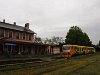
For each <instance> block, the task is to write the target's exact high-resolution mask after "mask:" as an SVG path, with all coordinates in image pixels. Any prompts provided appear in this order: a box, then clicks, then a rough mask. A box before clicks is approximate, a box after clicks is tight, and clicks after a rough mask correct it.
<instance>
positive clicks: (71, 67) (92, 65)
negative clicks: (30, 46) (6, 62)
mask: <svg viewBox="0 0 100 75" xmlns="http://www.w3.org/2000/svg"><path fill="white" fill-rule="evenodd" d="M46 59H47V58H46ZM48 60H49V61H48V62H41V63H36V64H41V65H40V66H37V67H32V66H34V65H36V64H32V63H31V64H24V65H13V66H8V67H5V68H2V69H0V70H1V72H0V75H100V72H99V70H100V67H99V66H100V64H99V61H100V53H96V54H89V55H82V56H77V57H72V58H71V59H68V60H65V59H64V60H59V59H57V60H53V61H50V59H48ZM43 63H44V64H46V63H48V64H47V65H42V64H43ZM11 68H13V69H15V70H11ZM9 69H10V70H9Z"/></svg>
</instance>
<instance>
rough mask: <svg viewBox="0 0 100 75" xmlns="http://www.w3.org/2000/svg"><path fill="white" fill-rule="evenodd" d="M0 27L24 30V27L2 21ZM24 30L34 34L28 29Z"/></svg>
mask: <svg viewBox="0 0 100 75" xmlns="http://www.w3.org/2000/svg"><path fill="white" fill-rule="evenodd" d="M0 27H2V28H7V29H12V30H17V31H25V27H22V26H18V25H14V24H9V23H4V22H0ZM25 32H28V33H34V34H36V33H35V32H34V31H32V30H30V29H28V30H26V31H25Z"/></svg>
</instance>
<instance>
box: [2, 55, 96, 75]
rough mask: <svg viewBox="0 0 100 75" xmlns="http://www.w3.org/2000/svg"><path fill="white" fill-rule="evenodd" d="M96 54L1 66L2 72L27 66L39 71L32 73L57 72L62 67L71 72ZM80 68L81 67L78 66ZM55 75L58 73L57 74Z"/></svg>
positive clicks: (38, 74) (40, 74) (33, 74)
mask: <svg viewBox="0 0 100 75" xmlns="http://www.w3.org/2000/svg"><path fill="white" fill-rule="evenodd" d="M94 55H95V54H89V55H82V56H76V57H72V58H71V59H68V60H66V59H64V58H63V59H62V58H51V59H50V60H45V59H41V60H37V61H34V62H24V63H14V64H5V65H3V67H2V66H0V71H1V72H11V71H15V70H16V71H17V70H20V69H21V70H23V69H27V68H28V69H27V70H29V69H30V71H31V70H32V71H33V70H34V69H35V70H36V71H37V72H35V73H32V75H42V74H43V75H45V74H48V73H52V72H53V73H56V71H60V70H61V69H68V70H69V72H70V71H71V68H75V67H77V66H80V65H82V64H83V63H86V61H85V62H83V59H86V58H87V57H88V58H89V59H90V58H91V57H93V56H94ZM72 61H73V62H72ZM16 65H17V67H16ZM66 65H67V67H66ZM85 65H87V64H85ZM18 66H19V67H18ZM7 67H8V68H7ZM81 67H82V66H81ZM42 68H43V69H42ZM78 68H80V67H78ZM40 69H42V70H40ZM12 75H13V74H12ZM26 75H27V74H26ZM30 75H31V74H30ZM55 75H57V74H55Z"/></svg>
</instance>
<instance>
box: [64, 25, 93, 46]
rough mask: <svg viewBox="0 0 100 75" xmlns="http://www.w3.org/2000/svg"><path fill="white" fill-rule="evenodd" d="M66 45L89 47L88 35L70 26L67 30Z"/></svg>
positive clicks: (90, 43)
mask: <svg viewBox="0 0 100 75" xmlns="http://www.w3.org/2000/svg"><path fill="white" fill-rule="evenodd" d="M65 43H66V44H72V45H85V46H87V45H88V46H91V45H92V42H91V41H90V39H89V37H88V35H87V34H86V33H84V32H82V30H81V29H80V28H79V27H77V26H72V27H71V28H70V29H69V32H68V33H67V36H66V39H65Z"/></svg>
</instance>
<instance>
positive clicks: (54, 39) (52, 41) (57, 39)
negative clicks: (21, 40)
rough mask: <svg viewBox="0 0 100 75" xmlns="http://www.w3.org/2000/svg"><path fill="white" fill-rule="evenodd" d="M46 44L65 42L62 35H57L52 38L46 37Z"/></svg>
mask: <svg viewBox="0 0 100 75" xmlns="http://www.w3.org/2000/svg"><path fill="white" fill-rule="evenodd" d="M44 43H45V44H52V45H54V44H55V45H59V44H60V43H63V38H62V37H55V36H53V37H52V38H51V39H48V38H46V40H45V41H44Z"/></svg>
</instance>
